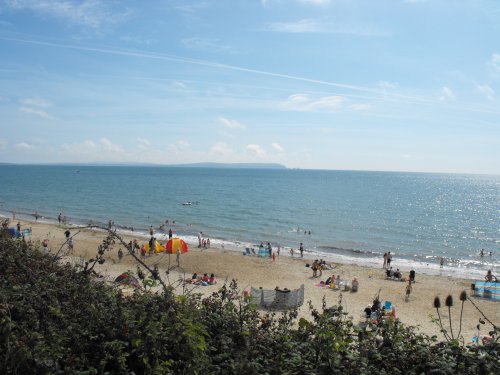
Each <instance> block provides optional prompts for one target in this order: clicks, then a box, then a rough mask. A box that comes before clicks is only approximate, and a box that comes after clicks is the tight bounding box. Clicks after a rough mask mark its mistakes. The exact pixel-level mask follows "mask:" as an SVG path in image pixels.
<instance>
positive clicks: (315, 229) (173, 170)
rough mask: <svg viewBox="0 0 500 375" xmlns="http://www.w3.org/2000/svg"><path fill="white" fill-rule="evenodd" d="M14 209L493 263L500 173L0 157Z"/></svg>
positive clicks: (334, 252)
mask: <svg viewBox="0 0 500 375" xmlns="http://www.w3.org/2000/svg"><path fill="white" fill-rule="evenodd" d="M185 202H193V203H192V204H191V205H183V203H185ZM12 211H15V212H16V216H17V217H20V218H28V219H30V220H34V217H33V215H32V214H33V213H34V212H35V211H38V212H39V213H40V214H41V215H42V216H44V218H43V219H42V220H45V221H55V220H56V217H57V215H58V214H59V212H61V213H62V214H63V215H64V216H65V217H66V218H67V220H68V221H69V222H70V223H73V224H86V223H89V222H92V223H94V224H101V225H103V226H107V222H108V220H113V221H114V223H115V224H116V226H117V228H118V229H119V230H123V231H131V228H133V229H134V233H135V234H136V235H137V236H139V235H144V236H147V233H148V228H149V226H150V225H153V226H154V227H155V228H156V229H158V228H159V226H160V225H161V224H162V223H163V224H164V223H165V220H169V225H166V226H165V231H168V229H169V228H170V227H172V228H173V230H174V231H175V232H176V233H177V235H179V236H181V237H184V238H185V239H186V240H187V241H188V242H191V243H193V244H194V243H197V240H196V235H197V233H198V232H199V231H202V232H203V233H204V235H206V236H208V237H210V239H211V241H212V243H219V244H224V246H225V248H231V249H239V250H241V249H242V248H244V247H246V246H248V245H249V244H250V245H254V244H259V243H260V242H261V241H262V242H264V243H267V242H270V243H271V244H272V245H273V246H278V245H279V246H281V247H284V248H285V250H282V252H284V253H286V254H287V255H288V249H289V248H290V247H292V248H295V249H296V248H298V246H299V243H300V242H303V243H304V245H305V248H306V250H307V255H308V256H309V257H324V258H328V259H331V260H333V261H338V262H346V263H358V264H370V265H380V266H381V263H382V255H383V253H384V252H387V251H391V252H392V253H393V254H394V260H393V264H394V266H397V267H400V268H402V269H408V268H416V269H419V270H423V271H425V270H427V271H429V273H431V271H434V272H436V273H440V272H441V273H442V272H448V273H452V274H453V275H457V272H458V273H459V274H461V275H462V274H463V275H465V276H474V275H475V276H480V275H481V276H482V275H483V274H484V273H485V270H486V269H488V268H492V269H493V270H494V272H496V273H497V274H498V273H500V264H499V260H500V251H499V250H500V220H499V218H500V176H483V175H456V174H424V173H400V172H359V171H318V170H266V169H222V168H221V169H215V168H180V167H93V166H92V167H91V166H87V167H82V166H78V167H74V166H25V165H23V166H20V165H1V166H0V213H1V214H3V215H4V216H7V217H11V215H12V213H11V212H12ZM173 221H175V225H172V222H173ZM309 231H310V232H311V234H309ZM158 237H159V238H161V232H160V233H159V234H158ZM481 249H484V251H485V253H486V256H484V257H481V256H480V255H479V253H480V251H481ZM490 252H492V255H491V256H490V255H489V253H490ZM441 257H444V258H445V267H444V269H443V270H441V269H440V268H439V261H440V259H441Z"/></svg>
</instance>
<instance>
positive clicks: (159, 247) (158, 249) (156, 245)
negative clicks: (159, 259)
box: [144, 240, 165, 254]
mask: <svg viewBox="0 0 500 375" xmlns="http://www.w3.org/2000/svg"><path fill="white" fill-rule="evenodd" d="M149 242H151V241H149ZM149 242H148V243H147V244H145V245H144V248H145V249H146V253H148V254H149V250H150V248H151V245H150V244H149ZM153 242H154V245H153V247H154V251H155V253H156V254H158V253H163V252H164V251H165V248H164V247H163V246H162V245H161V243H159V242H158V241H156V240H154V241H153Z"/></svg>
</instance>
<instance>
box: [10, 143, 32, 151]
mask: <svg viewBox="0 0 500 375" xmlns="http://www.w3.org/2000/svg"><path fill="white" fill-rule="evenodd" d="M14 147H15V148H18V149H21V150H30V149H32V148H33V146H31V145H29V144H28V143H26V142H21V143H17V144H15V145H14Z"/></svg>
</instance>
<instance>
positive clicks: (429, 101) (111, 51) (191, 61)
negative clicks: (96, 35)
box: [0, 36, 500, 114]
mask: <svg viewBox="0 0 500 375" xmlns="http://www.w3.org/2000/svg"><path fill="white" fill-rule="evenodd" d="M0 40H6V41H12V42H21V43H28V44H35V45H41V46H47V47H55V48H65V49H73V50H78V51H88V52H98V53H105V54H112V55H120V56H131V57H141V58H148V59H155V60H164V61H175V62H181V63H187V64H194V65H201V66H207V67H213V68H218V69H226V70H234V71H240V72H246V73H251V74H258V75H264V76H270V77H276V78H283V79H289V80H294V81H300V82H308V83H314V84H318V85H324V86H330V87H337V88H342V89H348V90H354V91H360V92H365V93H370V94H376V95H377V96H382V97H385V98H386V99H392V100H398V99H399V100H402V101H405V102H409V103H427V104H439V105H447V104H446V103H443V102H441V101H440V100H439V99H437V98H429V97H419V96H412V95H404V94H398V93H387V92H386V91H384V90H377V89H374V88H370V87H365V86H356V85H349V84H344V83H337V82H329V81H323V80H318V79H312V78H306V77H299V76H294V75H289V74H282V73H276V72H268V71H264V70H258V69H251V68H244V67H240V66H235V65H228V64H222V63H217V62H212V61H206V60H199V59H192V58H188V57H182V56H175V55H168V54H162V55H158V54H154V53H146V52H140V51H130V50H120V49H111V48H99V47H85V46H76V45H70V44H63V43H54V42H45V41H40V40H33V39H23V38H10V37H4V36H0ZM342 95H345V96H348V95H346V94H342ZM447 106H448V105H447ZM451 107H453V108H454V109H458V110H462V111H468V112H478V113H489V114H500V113H499V112H497V111H492V110H489V109H478V108H471V107H463V106H462V107H456V106H451Z"/></svg>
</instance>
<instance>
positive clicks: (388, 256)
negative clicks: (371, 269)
mask: <svg viewBox="0 0 500 375" xmlns="http://www.w3.org/2000/svg"><path fill="white" fill-rule="evenodd" d="M391 262H392V254H391V252H390V251H389V252H388V253H387V268H389V267H390V266H391Z"/></svg>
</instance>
